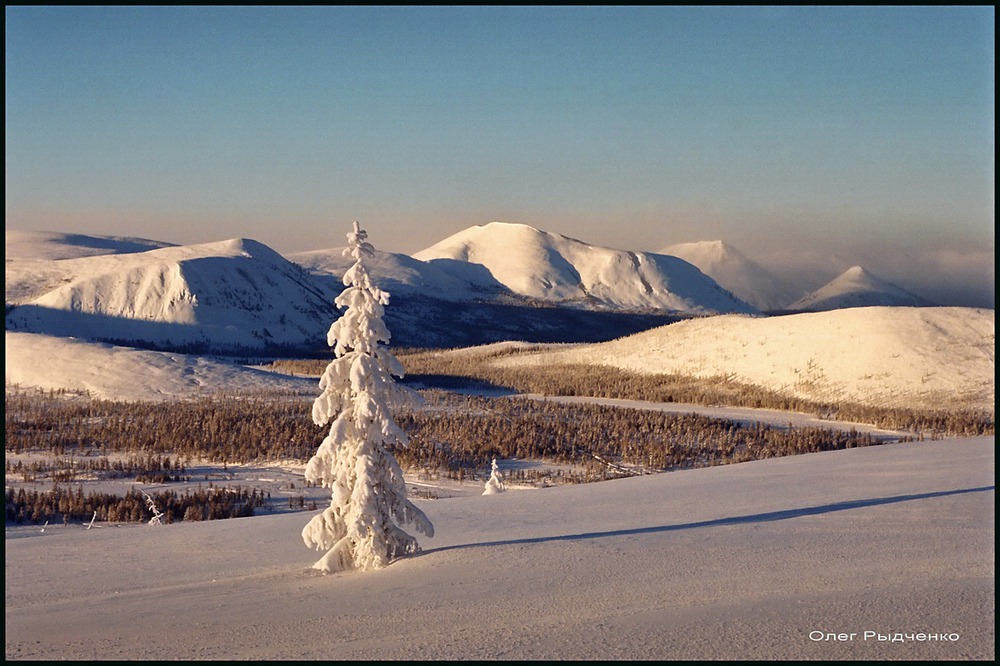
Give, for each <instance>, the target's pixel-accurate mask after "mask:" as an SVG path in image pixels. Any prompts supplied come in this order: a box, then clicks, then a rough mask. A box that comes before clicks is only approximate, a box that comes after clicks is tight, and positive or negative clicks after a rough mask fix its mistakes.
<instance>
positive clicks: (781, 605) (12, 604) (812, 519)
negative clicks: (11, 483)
mask: <svg viewBox="0 0 1000 666" xmlns="http://www.w3.org/2000/svg"><path fill="white" fill-rule="evenodd" d="M994 446H995V439H994V437H979V438H971V439H957V440H943V441H933V442H911V443H903V444H889V445H885V446H876V447H869V448H862V449H849V450H844V451H835V452H826V453H816V454H807V455H801V456H793V457H787V458H778V459H771V460H765V461H759V462H751V463H743V464H739V465H727V466H721V467H712V468H705V469H695V470H686V471H679V472H671V473H667V474H659V475H653V476H646V477H637V478H631V479H623V480H618V481H607V482H602V483H595V484H586V485H580V486H563V487H556V488H549V489H544V490H537V491H529V492H517V493H503V494H499V495H489V496H468V497H457V498H454V499H447V500H420V499H417V500H416V501H417V502H418V504H419V505H420V506H421V508H422V509H423V510H424V511H425V512H426V513H427V515H428V517H429V518H430V519H431V520H432V521H433V523H434V526H435V530H436V534H435V537H434V538H432V539H428V538H426V537H421V538H420V543H421V545H422V547H423V552H422V553H421V554H419V555H417V556H414V557H410V558H407V559H404V560H400V561H397V562H395V563H394V564H392V565H391V566H390V567H389V568H387V569H385V570H382V571H378V572H374V573H351V574H337V575H329V576H322V575H318V574H316V573H315V572H313V571H312V570H310V569H309V567H310V566H311V564H312V563H313V561H314V560H315V553H314V552H312V551H310V550H308V549H306V548H305V546H304V545H303V544H302V541H301V538H300V536H299V532H300V531H301V529H302V527H303V526H304V525H305V523H306V521H307V519H308V513H294V514H283V515H273V516H257V517H253V518H243V519H232V520H223V521H210V522H202V523H179V524H175V525H170V526H159V527H157V526H133V527H122V528H119V529H114V528H105V529H100V530H86V529H83V528H82V527H80V526H71V527H68V528H67V527H62V526H57V527H49V528H47V529H46V530H45V531H44V532H41V531H39V530H38V529H37V528H36V529H33V530H29V528H22V529H21V530H19V531H18V532H17V533H18V535H19V536H22V537H25V538H10V537H12V536H13V534H12V533H11V532H8V535H7V536H8V538H7V540H6V548H5V551H6V554H5V572H6V574H5V583H6V585H5V635H6V640H5V647H6V650H5V652H6V658H7V659H111V660H114V659H136V660H138V659H144V660H145V659H254V660H258V659H260V660H263V659H313V658H330V657H333V658H336V659H339V660H346V659H365V660H378V659H417V660H435V659H456V660H457V659H477V658H478V659H495V660H525V659H586V660H592V659H707V660H711V659H782V660H788V659H807V660H817V659H856V660H884V659H929V660H946V659H947V660H951V659H976V660H992V659H993V658H994V657H995V630H994V619H995V618H994V615H995V583H994V573H995V572H994V556H995V545H994V544H995V529H994V524H995V509H994V500H995V494H994V493H995V486H994V484H995V469H994ZM866 632H870V633H866ZM930 634H933V635H935V636H937V639H935V640H927V639H926V635H930ZM831 635H833V636H834V638H833V639H831V640H826V638H829V637H830V636H831ZM879 636H882V637H885V638H886V640H880V639H879ZM905 636H912V638H909V639H904V637H905ZM918 636H919V637H922V638H923V639H924V640H918V639H917V637H918ZM944 636H947V637H948V639H947V640H945V639H942V637H944ZM817 637H819V639H818V640H817ZM893 638H898V639H899V640H895V641H894V640H892V639H893Z"/></svg>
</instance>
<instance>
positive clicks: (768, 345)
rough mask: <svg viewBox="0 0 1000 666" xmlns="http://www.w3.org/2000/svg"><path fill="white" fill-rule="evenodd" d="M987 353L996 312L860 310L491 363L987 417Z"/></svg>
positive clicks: (724, 319)
mask: <svg viewBox="0 0 1000 666" xmlns="http://www.w3.org/2000/svg"><path fill="white" fill-rule="evenodd" d="M994 349H995V312H994V311H993V310H985V309H978V308H958V307H952V308H934V307H929V308H912V307H867V308H851V309H845V310H836V311H832V312H818V313H801V314H792V315H785V316H781V317H747V316H739V315H722V316H716V317H705V318H699V319H690V320H686V321H681V322H678V323H676V324H670V325H668V326H663V327H660V328H656V329H653V330H650V331H645V332H643V333H638V334H635V335H632V336H628V337H625V338H621V339H619V340H614V341H611V342H605V343H599V344H594V345H574V346H572V347H570V348H568V349H559V348H556V349H554V350H552V351H547V352H539V353H533V354H530V355H520V356H511V357H508V358H505V359H502V360H499V361H497V362H498V363H507V364H515V365H516V364H522V365H532V364H542V365H547V366H551V365H554V364H560V363H586V364H593V365H596V366H611V367H616V368H623V369H627V370H631V371H634V372H639V373H664V374H671V373H679V374H683V375H691V376H697V377H728V378H730V379H732V380H735V381H739V382H745V383H750V384H755V385H760V386H763V387H766V388H769V389H773V390H775V391H779V392H782V393H786V394H792V395H795V396H800V397H804V398H808V399H813V400H819V401H854V402H861V403H867V404H872V405H880V406H900V407H928V408H949V407H952V406H963V407H976V408H982V409H988V410H993V408H994V401H995V376H994Z"/></svg>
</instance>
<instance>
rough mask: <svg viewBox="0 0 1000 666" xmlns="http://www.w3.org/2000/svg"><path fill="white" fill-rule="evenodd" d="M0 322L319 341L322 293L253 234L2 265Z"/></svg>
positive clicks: (257, 344)
mask: <svg viewBox="0 0 1000 666" xmlns="http://www.w3.org/2000/svg"><path fill="white" fill-rule="evenodd" d="M7 274H8V283H7V294H6V295H7V303H8V306H10V305H12V304H14V305H16V307H13V308H11V309H10V310H9V311H8V313H7V316H6V326H7V330H13V331H21V332H33V333H47V334H51V335H61V336H75V337H79V338H84V339H90V340H101V341H109V342H123V343H128V344H136V345H137V346H146V347H152V348H163V349H179V348H191V349H197V348H204V349H208V350H220V351H221V350H254V349H269V348H280V347H289V346H291V347H298V346H303V345H306V346H313V347H315V346H316V345H317V341H319V344H322V341H323V340H324V339H325V332H326V329H327V328H328V327H329V325H330V322H331V321H332V320H333V319H334V317H335V314H336V313H335V311H334V307H333V304H332V301H331V299H330V296H329V294H327V293H325V292H324V290H323V289H322V288H321V287H320V286H319V285H317V284H316V283H315V281H314V280H313V279H312V278H311V276H310V275H309V274H308V273H306V272H305V271H304V270H303V269H302V268H301V267H299V266H297V265H295V264H293V263H291V262H289V261H288V260H287V259H285V258H283V257H282V256H281V255H279V254H278V253H276V252H275V251H273V250H271V249H270V248H268V247H267V246H265V245H263V244H261V243H258V242H256V241H253V240H247V239H233V240H228V241H222V242H218V243H206V244H201V245H188V246H175V247H165V248H160V249H154V250H148V251H145V252H136V253H131V254H109V255H101V256H90V257H82V258H77V259H63V260H58V261H49V262H31V261H19V262H8V264H7Z"/></svg>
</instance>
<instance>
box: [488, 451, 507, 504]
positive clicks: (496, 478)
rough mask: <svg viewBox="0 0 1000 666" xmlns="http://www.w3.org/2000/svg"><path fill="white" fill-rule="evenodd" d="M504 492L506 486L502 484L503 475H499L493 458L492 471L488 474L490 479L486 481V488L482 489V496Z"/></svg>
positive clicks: (495, 460)
mask: <svg viewBox="0 0 1000 666" xmlns="http://www.w3.org/2000/svg"><path fill="white" fill-rule="evenodd" d="M506 490H507V486H506V485H505V484H504V482H503V474H501V473H500V468H499V467H497V459H496V458H494V459H493V469H492V471H491V472H490V478H489V479H487V480H486V487H485V488H484V489H483V494H484V495H496V494H497V493H502V492H504V491H506Z"/></svg>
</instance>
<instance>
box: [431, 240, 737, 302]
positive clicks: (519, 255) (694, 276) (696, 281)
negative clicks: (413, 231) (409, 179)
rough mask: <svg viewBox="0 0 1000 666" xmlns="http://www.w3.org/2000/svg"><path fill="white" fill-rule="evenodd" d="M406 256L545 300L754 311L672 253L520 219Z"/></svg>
mask: <svg viewBox="0 0 1000 666" xmlns="http://www.w3.org/2000/svg"><path fill="white" fill-rule="evenodd" d="M413 256H414V258H416V259H420V260H421V261H426V262H428V263H430V264H432V265H434V266H437V267H439V268H440V269H441V270H443V271H445V272H447V273H449V274H451V275H453V276H455V277H458V278H461V279H463V280H466V281H469V282H472V283H474V284H479V285H481V286H483V287H490V286H501V287H503V288H506V289H508V290H510V291H511V292H514V293H516V294H521V295H523V296H528V297H531V298H537V299H542V300H546V301H553V302H559V303H569V304H579V305H583V306H604V307H615V308H632V309H660V310H672V311H677V312H685V313H691V314H714V313H719V312H742V313H749V312H755V311H756V309H755V308H754V307H752V306H750V305H748V304H747V303H744V302H743V301H740V300H739V299H737V298H736V297H735V296H733V295H732V294H730V293H729V292H727V291H725V290H724V289H722V288H721V287H720V286H719V285H718V284H717V283H716V282H715V281H714V280H712V279H711V278H710V277H708V276H706V275H705V274H704V273H702V272H701V271H700V270H698V269H697V268H696V267H695V266H693V265H692V264H689V263H688V262H686V261H684V260H682V259H678V258H677V257H671V256H666V255H660V254H652V253H645V252H630V251H625V250H613V249H609V248H605V247H597V246H594V245H589V244H587V243H584V242H581V241H578V240H575V239H572V238H568V237H566V236H561V235H559V234H553V233H549V232H545V231H539V230H538V229H535V228H534V227H530V226H527V225H524V224H510V223H504V222H492V223H490V224H487V225H480V226H475V227H470V228H468V229H466V230H464V231H461V232H459V233H457V234H455V235H453V236H451V237H449V238H446V239H445V240H443V241H441V242H440V243H437V244H435V245H433V246H431V247H429V248H427V249H425V250H422V251H420V252H417V253H416V254H414V255H413Z"/></svg>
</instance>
